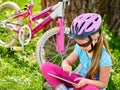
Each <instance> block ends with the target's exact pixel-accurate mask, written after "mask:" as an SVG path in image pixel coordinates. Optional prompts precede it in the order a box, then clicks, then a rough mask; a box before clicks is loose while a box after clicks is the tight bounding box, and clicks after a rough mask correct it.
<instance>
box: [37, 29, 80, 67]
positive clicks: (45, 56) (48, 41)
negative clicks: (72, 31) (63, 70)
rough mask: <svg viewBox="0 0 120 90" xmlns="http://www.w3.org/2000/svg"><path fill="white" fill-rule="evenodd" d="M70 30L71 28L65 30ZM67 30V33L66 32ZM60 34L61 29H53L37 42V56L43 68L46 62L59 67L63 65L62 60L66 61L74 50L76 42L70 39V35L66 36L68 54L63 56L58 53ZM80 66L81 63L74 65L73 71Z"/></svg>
mask: <svg viewBox="0 0 120 90" xmlns="http://www.w3.org/2000/svg"><path fill="white" fill-rule="evenodd" d="M65 29H66V30H69V28H65ZM66 30H65V31H66ZM57 33H59V28H58V27H56V28H53V29H51V30H48V31H47V32H46V33H44V34H43V35H42V36H41V38H40V39H39V40H38V42H37V47H36V56H37V60H38V63H39V66H41V65H42V64H43V63H44V62H47V61H49V62H52V63H54V64H57V65H59V66H60V65H61V62H62V60H64V59H65V58H66V57H67V56H68V55H69V54H70V53H71V52H72V51H73V49H74V46H75V41H74V40H71V39H70V38H68V34H65V50H66V54H65V55H61V54H60V53H58V52H56V43H55V42H56V34H57ZM78 64H79V61H78V62H76V64H74V65H73V69H74V68H76V67H77V66H78Z"/></svg>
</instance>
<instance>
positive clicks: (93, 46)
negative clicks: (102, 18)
mask: <svg viewBox="0 0 120 90" xmlns="http://www.w3.org/2000/svg"><path fill="white" fill-rule="evenodd" d="M88 38H89V39H90V41H91V49H90V50H89V51H88V52H89V53H90V52H91V51H93V49H94V48H95V46H96V44H95V45H93V43H92V38H91V37H90V35H89V36H88Z"/></svg>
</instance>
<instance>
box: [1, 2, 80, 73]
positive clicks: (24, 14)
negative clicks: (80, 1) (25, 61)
mask: <svg viewBox="0 0 120 90" xmlns="http://www.w3.org/2000/svg"><path fill="white" fill-rule="evenodd" d="M67 1H69V0H59V2H58V3H57V4H56V5H53V6H51V7H48V8H46V9H44V10H43V11H41V12H39V13H38V14H35V15H33V13H32V12H33V0H30V4H29V5H25V8H24V11H21V10H20V8H19V6H18V5H17V4H16V3H14V2H5V3H3V4H1V5H0V16H1V17H2V18H1V19H0V34H1V35H2V36H5V37H7V38H9V39H4V38H2V37H0V45H1V46H4V47H6V48H10V47H12V46H14V45H15V44H16V42H18V41H19V42H20V44H21V45H22V49H24V45H27V44H28V43H29V42H30V40H31V39H33V38H34V37H35V34H37V33H38V32H39V31H41V29H42V28H43V27H45V26H46V25H47V24H48V23H50V22H51V21H53V20H54V19H56V18H58V23H57V27H54V28H52V29H50V30H47V31H46V32H45V33H44V34H43V35H42V36H41V37H40V39H39V40H38V41H37V46H36V57H37V60H38V63H39V66H41V65H42V64H43V63H44V62H46V61H50V62H52V63H55V64H57V65H60V64H61V62H62V60H63V59H64V58H65V57H67V55H68V54H69V53H70V52H71V51H72V50H73V49H74V45H75V42H74V41H73V40H72V41H71V39H70V38H68V33H69V28H68V27H66V26H65V23H64V21H63V19H64V18H63V14H64V13H63V11H64V9H63V6H64V5H65V3H66V2H67ZM7 10H8V11H7ZM6 13H7V14H6ZM8 13H9V14H8ZM43 17H45V19H43V21H42V22H41V23H39V24H37V25H35V23H36V22H37V21H38V20H39V19H41V18H43ZM26 18H28V23H27V24H28V25H25V23H24V21H25V20H26ZM33 23H34V24H33ZM77 65H78V64H77ZM74 67H76V66H74ZM79 67H80V65H78V67H77V69H75V70H74V71H75V72H78V70H79Z"/></svg>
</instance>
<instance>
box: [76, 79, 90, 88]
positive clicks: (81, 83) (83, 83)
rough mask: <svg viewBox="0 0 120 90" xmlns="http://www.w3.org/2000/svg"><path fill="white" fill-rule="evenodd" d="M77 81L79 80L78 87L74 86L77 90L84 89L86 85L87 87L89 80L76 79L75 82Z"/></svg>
mask: <svg viewBox="0 0 120 90" xmlns="http://www.w3.org/2000/svg"><path fill="white" fill-rule="evenodd" d="M77 80H79V83H78V84H77V85H76V86H74V87H75V88H82V87H84V86H85V85H87V81H88V79H86V78H82V77H79V78H76V79H74V81H77Z"/></svg>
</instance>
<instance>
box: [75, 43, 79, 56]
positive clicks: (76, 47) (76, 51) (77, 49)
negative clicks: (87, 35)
mask: <svg viewBox="0 0 120 90" xmlns="http://www.w3.org/2000/svg"><path fill="white" fill-rule="evenodd" d="M74 52H75V54H76V55H77V56H79V55H81V54H80V53H81V49H80V47H79V45H78V44H76V45H75V48H74Z"/></svg>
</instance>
